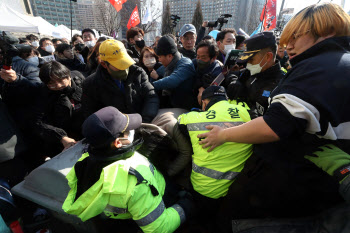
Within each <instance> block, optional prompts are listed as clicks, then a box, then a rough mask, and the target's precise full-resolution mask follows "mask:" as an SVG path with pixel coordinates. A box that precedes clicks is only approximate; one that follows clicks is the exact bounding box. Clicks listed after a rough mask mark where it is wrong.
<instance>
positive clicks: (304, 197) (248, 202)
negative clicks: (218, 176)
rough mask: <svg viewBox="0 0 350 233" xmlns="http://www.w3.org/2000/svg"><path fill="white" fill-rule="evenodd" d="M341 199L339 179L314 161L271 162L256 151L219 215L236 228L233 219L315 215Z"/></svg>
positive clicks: (226, 229) (222, 224)
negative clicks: (256, 153) (317, 165)
mask: <svg viewBox="0 0 350 233" xmlns="http://www.w3.org/2000/svg"><path fill="white" fill-rule="evenodd" d="M341 202H343V199H342V198H341V196H340V195H339V193H338V183H337V182H336V181H335V180H334V179H333V178H332V177H330V176H329V175H328V174H327V173H325V172H323V171H322V170H321V169H318V168H316V167H315V166H314V165H312V164H310V165H308V164H303V163H302V164H299V163H296V162H292V161H288V162H286V163H283V162H281V161H276V162H275V163H271V162H268V161H265V160H264V159H262V158H260V157H258V156H256V155H255V154H253V155H252V156H251V157H250V158H249V159H248V160H247V162H246V164H245V167H244V169H243V170H242V171H241V173H240V174H239V176H237V178H236V180H235V182H233V184H232V185H231V187H230V189H229V192H228V194H227V195H226V196H225V197H224V198H223V201H222V203H221V205H220V208H219V211H218V214H217V215H216V216H217V221H218V222H219V224H218V226H219V227H220V228H221V231H222V232H232V226H231V223H232V220H233V219H251V218H266V217H268V218H294V217H303V216H312V215H315V214H318V213H320V212H321V211H323V210H326V209H328V208H330V207H332V206H334V205H336V204H338V203H341Z"/></svg>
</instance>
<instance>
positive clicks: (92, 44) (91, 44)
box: [85, 40, 96, 49]
mask: <svg viewBox="0 0 350 233" xmlns="http://www.w3.org/2000/svg"><path fill="white" fill-rule="evenodd" d="M95 44H96V42H95V41H92V40H90V41H86V42H85V45H86V46H87V47H88V48H89V49H91V48H92V47H94V46H95Z"/></svg>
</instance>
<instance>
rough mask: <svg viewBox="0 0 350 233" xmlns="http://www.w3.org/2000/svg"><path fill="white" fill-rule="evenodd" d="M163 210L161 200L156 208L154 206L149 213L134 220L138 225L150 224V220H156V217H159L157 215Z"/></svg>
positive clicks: (163, 206)
mask: <svg viewBox="0 0 350 233" xmlns="http://www.w3.org/2000/svg"><path fill="white" fill-rule="evenodd" d="M164 210H165V205H164V202H163V201H161V202H160V203H159V205H158V206H157V208H155V209H154V210H153V211H152V212H151V213H149V214H148V215H147V216H145V217H143V218H141V219H139V220H135V222H136V223H137V225H139V226H140V227H143V226H147V225H149V224H151V223H152V222H154V221H156V220H157V218H159V216H161V215H162V213H163V212H164Z"/></svg>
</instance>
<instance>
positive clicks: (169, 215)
mask: <svg viewBox="0 0 350 233" xmlns="http://www.w3.org/2000/svg"><path fill="white" fill-rule="evenodd" d="M206 27H207V22H204V23H203V25H202V27H201V28H200V29H199V31H198V34H197V30H196V28H195V27H194V26H193V25H192V24H185V25H183V26H182V28H181V30H180V33H179V40H177V38H175V37H174V36H173V35H171V34H169V35H162V36H157V37H156V38H155V41H154V44H153V45H152V46H150V47H148V46H146V44H145V41H144V39H143V37H144V32H143V30H142V29H141V28H137V27H133V28H131V29H129V30H128V31H127V33H126V39H125V40H122V41H119V40H115V39H108V38H104V37H99V38H97V36H96V34H95V32H94V31H93V30H91V29H84V30H83V31H82V35H74V36H73V37H72V38H71V41H69V40H67V39H50V38H46V37H45V38H41V39H40V40H39V38H38V37H36V36H35V35H28V36H27V37H26V38H19V40H18V44H13V45H14V46H15V47H16V48H17V54H16V56H14V57H12V58H11V59H12V62H11V68H9V69H4V68H2V69H1V71H0V77H1V79H0V85H1V89H0V94H1V107H2V112H3V113H2V114H6V116H7V118H9V120H8V121H7V122H10V123H7V124H6V127H7V128H6V127H5V126H2V128H6V129H7V130H8V129H9V128H11V132H14V133H13V134H14V135H15V136H16V137H15V139H14V138H13V137H10V136H9V135H8V134H7V135H5V134H4V135H2V141H4V142H7V141H11V140H15V142H11V143H12V144H11V143H10V144H9V147H11V145H13V144H15V145H16V146H12V147H13V148H14V149H13V153H12V154H11V152H10V151H11V150H8V152H7V153H6V152H3V155H0V159H1V160H0V177H3V178H6V179H7V180H9V182H10V184H11V185H15V184H16V183H18V182H20V181H21V180H23V178H24V176H25V175H26V174H28V172H30V171H31V170H33V169H35V168H36V167H37V166H39V165H41V164H42V163H44V162H45V161H47V160H48V159H49V158H52V157H54V156H56V155H57V154H59V153H60V152H62V151H63V150H67V149H68V148H69V147H72V146H74V145H75V144H76V143H77V142H78V141H80V140H83V143H86V144H87V145H88V149H87V152H86V153H84V154H82V157H81V158H80V159H79V161H78V162H77V163H76V164H75V166H74V167H73V168H72V169H71V171H70V172H69V173H68V175H67V180H68V184H69V186H70V191H69V193H68V196H67V198H66V200H65V202H64V203H63V207H62V208H63V209H64V211H65V212H67V213H69V214H73V215H77V216H78V217H79V218H80V219H81V220H83V221H86V220H88V219H91V218H94V217H96V216H99V215H101V214H104V215H105V216H107V217H109V218H112V219H118V220H116V221H124V222H127V224H128V225H127V227H126V228H128V231H129V232H137V231H138V229H139V228H141V229H142V230H143V231H144V232H173V231H175V230H177V229H178V228H179V227H180V229H178V230H179V231H181V229H183V228H184V227H187V228H189V229H191V230H190V231H192V232H194V231H199V232H232V231H235V229H241V230H242V229H244V227H246V229H250V227H254V226H256V227H259V226H260V225H259V223H260V222H259V221H256V222H249V223H248V225H244V224H243V228H242V226H241V225H240V223H241V222H240V221H235V222H234V223H233V222H232V220H239V219H263V218H277V219H278V218H301V217H310V218H309V219H311V220H309V222H308V223H307V224H310V221H311V222H312V221H314V222H312V223H315V222H317V224H321V225H322V222H321V221H316V220H315V218H312V216H316V215H317V214H320V213H322V212H323V211H327V210H329V209H331V208H333V207H336V206H338V205H342V204H344V203H345V202H346V201H349V200H350V193H349V191H348V187H349V185H350V178H349V179H348V174H349V171H350V168H349V166H350V155H349V154H350V141H349V140H350V126H349V124H350V114H349V110H348V109H349V108H348V105H349V103H350V95H349V90H350V79H349V78H350V47H349V45H350V16H349V15H347V14H346V13H345V11H344V10H343V9H342V8H341V7H339V6H338V5H335V4H332V3H323V4H316V5H311V6H309V7H307V8H305V9H303V10H302V11H300V12H299V13H297V14H296V15H295V16H294V17H293V18H292V19H291V20H290V21H289V23H288V24H287V25H286V27H285V28H284V30H283V32H282V34H281V37H280V38H276V36H275V35H274V33H273V32H260V33H257V34H255V35H253V36H251V37H250V38H246V37H245V36H242V35H238V34H237V33H236V31H235V30H234V29H232V28H228V29H223V30H222V31H220V32H218V33H217V34H216V35H214V34H210V33H209V34H208V35H206V33H205V32H206ZM2 50H4V49H2ZM2 52H4V51H2ZM2 54H3V56H0V64H1V63H2V64H4V65H7V64H5V62H6V60H7V59H6V57H5V56H4V53H2ZM10 118H11V119H10ZM4 119H5V117H4ZM4 144H6V143H4ZM3 151H5V150H3ZM6 156H7V158H6ZM345 217H347V216H345ZM125 219H132V220H134V222H131V221H128V220H125ZM339 221H340V220H339ZM344 221H345V220H344ZM186 222H187V223H189V224H187V225H186ZM135 223H136V224H135ZM133 224H134V225H133ZM183 224H184V227H182V225H183ZM288 224H289V226H290V227H291V229H294V228H293V224H291V223H290V222H289V223H288ZM307 224H305V229H307V227H309V225H307ZM315 224H316V223H315ZM235 225H236V226H235ZM300 225H302V224H301V223H299V225H298V227H300ZM328 227H329V226H328ZM282 228H283V224H282V223H279V224H275V225H274V228H270V230H271V231H270V232H278V230H280V229H282ZM121 229H122V228H121ZM123 229H124V228H123ZM273 229H274V230H275V231H272V230H273ZM331 229H335V228H334V226H333V225H332V226H331ZM123 232H126V231H125V229H124V231H123ZM247 232H250V231H247ZM332 232H341V231H332Z"/></svg>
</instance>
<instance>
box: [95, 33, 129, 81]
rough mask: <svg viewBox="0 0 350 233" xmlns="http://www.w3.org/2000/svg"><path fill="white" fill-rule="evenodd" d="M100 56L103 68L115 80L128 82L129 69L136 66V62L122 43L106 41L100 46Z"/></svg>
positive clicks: (112, 40)
mask: <svg viewBox="0 0 350 233" xmlns="http://www.w3.org/2000/svg"><path fill="white" fill-rule="evenodd" d="M99 54H100V60H101V66H102V67H104V68H105V69H106V70H107V71H108V73H109V74H110V75H111V77H112V78H113V79H116V80H120V81H123V80H126V78H127V76H128V72H129V67H130V66H131V65H133V64H135V61H134V60H133V59H132V58H131V57H130V56H129V54H128V52H127V51H126V49H125V47H124V44H123V43H122V42H120V41H118V40H114V39H108V40H105V41H104V42H102V43H101V45H100V48H99Z"/></svg>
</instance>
